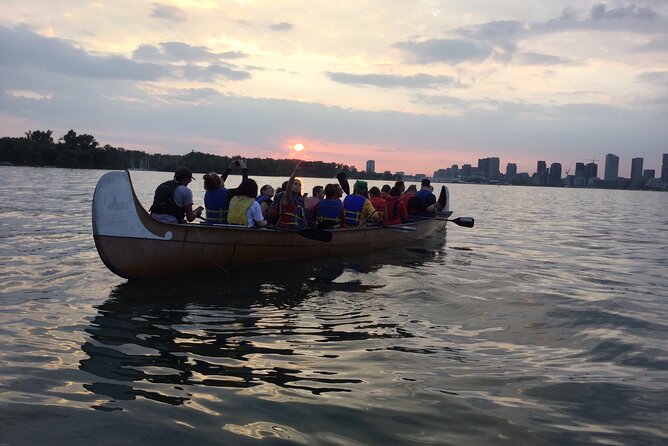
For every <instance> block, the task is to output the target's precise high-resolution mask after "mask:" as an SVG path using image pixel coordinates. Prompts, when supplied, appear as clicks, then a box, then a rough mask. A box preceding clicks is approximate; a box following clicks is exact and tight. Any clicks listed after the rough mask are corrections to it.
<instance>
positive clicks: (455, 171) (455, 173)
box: [450, 164, 459, 178]
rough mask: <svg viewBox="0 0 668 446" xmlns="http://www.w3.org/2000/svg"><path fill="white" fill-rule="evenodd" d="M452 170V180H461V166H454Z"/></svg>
mask: <svg viewBox="0 0 668 446" xmlns="http://www.w3.org/2000/svg"><path fill="white" fill-rule="evenodd" d="M450 169H452V178H459V166H458V165H457V164H453V165H452V167H451V168H450Z"/></svg>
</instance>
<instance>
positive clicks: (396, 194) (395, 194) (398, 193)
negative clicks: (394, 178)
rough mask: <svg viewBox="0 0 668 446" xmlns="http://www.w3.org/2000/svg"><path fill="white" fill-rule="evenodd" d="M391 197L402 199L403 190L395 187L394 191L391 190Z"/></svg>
mask: <svg viewBox="0 0 668 446" xmlns="http://www.w3.org/2000/svg"><path fill="white" fill-rule="evenodd" d="M390 196H391V197H401V188H400V187H399V186H394V187H393V188H392V189H390Z"/></svg>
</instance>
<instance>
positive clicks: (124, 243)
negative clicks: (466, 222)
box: [93, 172, 450, 278]
mask: <svg viewBox="0 0 668 446" xmlns="http://www.w3.org/2000/svg"><path fill="white" fill-rule="evenodd" d="M449 214H450V213H449V212H446V213H445V214H443V215H444V216H446V215H449ZM445 225H446V221H445V219H444V218H443V219H440V220H439V219H428V220H424V221H420V222H416V223H411V224H410V225H403V226H400V227H385V228H382V227H381V228H378V227H373V228H359V229H346V230H334V231H331V234H332V238H331V241H329V242H325V241H318V240H313V239H310V238H307V237H305V236H304V235H300V234H299V233H297V232H292V231H284V230H274V229H248V228H244V227H236V226H227V225H220V226H218V225H215V226H210V225H203V224H168V223H162V222H159V221H156V220H154V219H153V218H152V217H151V216H150V215H149V214H148V212H146V210H145V209H144V208H143V207H142V206H141V204H140V203H139V200H138V199H137V197H136V195H135V193H134V190H133V188H132V183H131V179H130V176H129V173H128V172H109V173H106V174H105V175H103V176H102V178H100V180H99V181H98V184H97V187H96V188H95V193H94V196H93V236H94V239H95V246H96V247H97V250H98V253H99V254H100V258H101V259H102V261H103V262H104V264H105V265H106V266H107V268H109V269H110V270H111V271H112V272H114V273H115V274H117V275H119V276H121V277H124V278H144V277H165V276H171V275H174V274H180V273H186V272H192V271H204V270H216V269H220V270H224V269H226V268H229V267H234V266H239V265H249V264H253V263H262V262H276V261H280V260H290V259H302V258H309V257H323V256H332V255H340V254H353V253H363V252H367V251H370V250H374V249H382V248H386V247H390V246H397V245H400V244H405V243H410V242H413V241H415V240H419V239H422V238H424V237H428V236H429V235H431V234H433V233H434V232H437V231H442V230H443V229H444V228H445Z"/></svg>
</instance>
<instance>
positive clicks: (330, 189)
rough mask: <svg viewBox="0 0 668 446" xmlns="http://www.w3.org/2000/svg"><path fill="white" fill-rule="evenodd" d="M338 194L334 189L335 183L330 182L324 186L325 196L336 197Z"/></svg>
mask: <svg viewBox="0 0 668 446" xmlns="http://www.w3.org/2000/svg"><path fill="white" fill-rule="evenodd" d="M338 195H339V193H338V191H337V190H336V185H334V184H331V183H330V184H328V185H327V186H325V198H336V197H338Z"/></svg>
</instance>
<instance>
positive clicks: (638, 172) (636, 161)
mask: <svg viewBox="0 0 668 446" xmlns="http://www.w3.org/2000/svg"><path fill="white" fill-rule="evenodd" d="M642 162H643V159H642V158H633V159H632V160H631V182H634V181H640V180H641V179H642Z"/></svg>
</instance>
